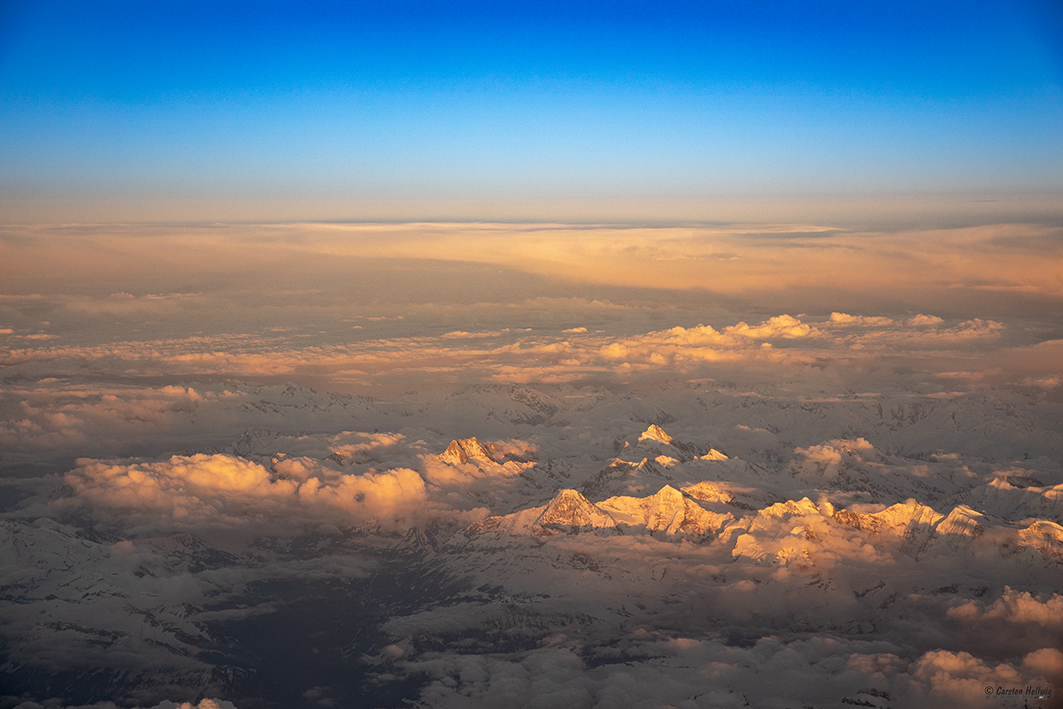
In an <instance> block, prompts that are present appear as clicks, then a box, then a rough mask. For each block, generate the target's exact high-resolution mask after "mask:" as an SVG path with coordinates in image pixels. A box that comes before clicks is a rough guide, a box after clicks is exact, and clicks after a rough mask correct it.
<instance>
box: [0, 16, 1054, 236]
mask: <svg viewBox="0 0 1063 709" xmlns="http://www.w3.org/2000/svg"><path fill="white" fill-rule="evenodd" d="M2 12H3V17H2V18H0V24H2V25H3V27H4V29H3V30H2V32H3V33H2V34H0V156H2V159H0V166H2V167H0V187H2V192H3V193H4V194H5V195H6V197H5V200H4V208H5V211H6V212H7V213H8V214H9V215H11V216H9V217H8V219H6V220H5V221H8V222H11V221H16V222H25V221H63V220H69V221H77V220H79V219H81V220H90V221H110V220H113V219H159V218H163V219H173V218H185V219H200V218H208V219H231V218H241V219H276V218H301V219H307V218H336V219H343V218H436V217H446V218H464V219H467V218H483V217H490V218H538V217H542V216H549V217H561V218H568V217H580V216H587V215H590V216H600V215H601V214H602V213H604V212H607V211H608V210H609V206H610V205H613V206H614V207H615V205H621V206H622V209H621V210H620V211H621V212H623V211H624V209H626V210H627V211H628V212H631V213H632V214H634V215H635V216H638V213H639V212H640V210H641V212H642V216H645V217H653V218H663V217H668V216H671V217H674V218H683V217H688V218H689V217H699V218H704V217H711V216H713V214H712V213H711V210H710V211H709V212H706V211H705V209H701V208H699V207H698V206H697V205H700V204H702V203H703V201H704V200H706V199H719V198H734V197H735V196H750V195H752V196H757V195H778V194H789V195H793V194H798V195H802V194H808V195H812V194H814V195H831V194H838V193H842V194H847V195H852V194H863V195H866V194H883V193H885V194H912V193H935V194H940V193H950V194H952V193H963V194H966V195H979V196H983V197H986V198H992V199H999V198H1001V195H1004V196H1009V195H1015V194H1027V195H1029V194H1038V195H1045V194H1048V195H1051V194H1053V193H1058V192H1059V191H1060V190H1061V189H1063V179H1061V178H1060V171H1059V170H1058V166H1059V165H1060V164H1061V159H1063V128H1061V126H1063V91H1061V82H1063V41H1061V39H1060V30H1059V27H1060V17H1059V11H1058V10H1057V9H1054V7H1053V5H1052V4H1051V3H1049V2H1047V0H1044V1H1043V2H1042V1H1041V0H1028V1H1026V2H998V1H992V0H990V1H987V2H979V3H976V4H974V5H971V4H970V3H958V2H930V3H915V2H899V3H888V4H882V3H836V2H812V3H808V2H751V3H739V4H733V3H726V4H725V3H685V2H676V3H648V2H620V3H616V2H612V3H595V2H580V3H554V2H545V3H542V2H537V3H526V2H516V3H493V2H458V3H453V2H397V3H363V2H354V3H338V2H311V3H284V2H277V3H267V4H264V5H263V4H261V3H243V2H228V3H221V4H216V3H199V2H193V3H187V2H181V3H176V2H162V3H150V4H142V3H125V2H105V3H94V4H91V5H90V4H84V3H76V2H42V3H33V4H8V5H6V6H5V9H4V10H3V11H2ZM632 200H636V201H637V200H642V202H639V203H638V204H639V205H641V206H638V207H637V208H636V207H632V206H631V205H632ZM665 200H670V201H667V203H665V202H664V201H665ZM543 203H545V204H547V205H549V206H546V207H544V206H542V204H543ZM654 204H656V205H657V206H656V207H654V206H652V205H654ZM662 204H664V206H662ZM131 205H136V206H135V207H134V206H131ZM537 205H538V206H537ZM551 211H552V212H553V213H552V214H550V212H551ZM620 216H631V214H621V215H620ZM722 216H724V217H731V215H729V214H724V215H722Z"/></svg>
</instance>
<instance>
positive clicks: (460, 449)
mask: <svg viewBox="0 0 1063 709" xmlns="http://www.w3.org/2000/svg"><path fill="white" fill-rule="evenodd" d="M439 459H440V460H441V461H443V462H444V463H450V464H451V465H458V464H461V463H468V462H469V460H470V459H477V460H483V461H488V462H492V463H494V462H497V461H495V458H494V456H493V455H491V451H489V450H488V449H487V446H485V445H484V444H483V443H480V441H479V439H477V438H476V437H475V436H473V437H472V438H456V439H454V440H453V441H451V442H450V445H449V446H447V449H446V450H445V451H443V452H442V453H441V454H440V455H439Z"/></svg>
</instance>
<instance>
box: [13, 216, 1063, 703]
mask: <svg viewBox="0 0 1063 709" xmlns="http://www.w3.org/2000/svg"><path fill="white" fill-rule="evenodd" d="M160 229H161V231H160V233H159V234H156V236H157V239H156V240H155V241H154V242H153V244H154V247H157V248H158V249H159V250H160V253H166V252H167V249H169V248H170V247H171V246H172V245H173V244H176V243H178V242H180V241H181V240H180V239H177V236H178V235H175V234H174V233H170V231H169V230H168V229H163V228H160ZM425 229H426V230H427V231H431V232H432V234H433V236H432V238H424V237H425V234H424V233H421V232H417V233H412V232H411V233H410V234H406V236H405V237H402V238H398V237H396V239H397V240H395V241H391V242H387V243H384V242H381V245H380V247H379V249H378V251H379V253H377V252H373V249H374V248H377V247H375V246H374V244H375V243H376V242H375V241H374V239H375V238H376V237H378V236H379V235H380V233H387V234H390V235H391V236H393V237H394V236H395V235H396V234H399V232H402V228H400V227H395V226H393V225H392V226H389V225H380V226H379V227H365V228H363V229H353V230H351V229H346V228H345V227H342V228H341V227H337V228H336V229H335V230H333V231H334V232H335V233H333V232H329V231H328V230H327V229H323V228H318V227H314V228H310V227H297V226H293V227H291V228H290V229H288V228H286V227H285V228H282V227H276V228H275V229H274V232H272V236H271V239H266V240H265V242H264V241H263V240H262V239H261V238H260V237H261V235H258V236H255V235H250V234H248V233H246V229H243V228H241V229H237V231H240V232H241V233H242V234H243V236H244V237H246V238H247V239H248V240H249V241H248V243H253V244H257V245H258V246H260V247H261V248H260V249H258V250H255V249H251V250H248V249H243V250H242V251H241V252H239V253H240V254H242V257H243V258H245V259H246V261H245V262H241V264H242V265H241V267H240V268H239V269H236V268H235V267H234V266H232V263H236V261H225V260H224V259H221V260H219V261H218V262H217V264H216V266H212V267H211V268H212V269H213V270H211V269H207V270H205V271H203V272H200V271H196V270H195V269H191V268H183V267H180V266H178V267H175V269H176V271H177V272H178V273H179V275H181V276H182V278H183V280H181V281H180V282H178V281H174V282H173V283H172V284H170V285H166V284H167V283H169V281H168V280H167V279H168V278H170V275H169V274H167V273H165V272H164V271H165V269H161V267H160V266H159V262H158V260H157V258H156V256H153V255H151V254H147V253H144V249H143V248H142V245H140V244H138V243H134V242H133V241H130V240H129V239H128V238H125V237H123V236H122V235H121V234H117V235H114V236H106V235H102V234H97V233H95V232H93V231H92V230H91V229H90V230H87V232H86V233H85V234H83V236H85V238H86V239H87V241H86V242H84V243H85V244H90V243H95V244H96V245H97V246H100V247H101V248H102V247H103V246H107V247H108V248H111V249H113V250H114V251H113V252H114V253H115V254H118V255H119V256H120V257H121V258H119V259H118V260H122V259H128V260H129V263H134V262H138V261H137V258H141V257H142V258H143V260H144V268H143V270H142V271H136V270H135V269H133V270H131V269H130V268H127V267H126V266H121V265H120V264H119V265H118V266H115V268H116V269H117V270H116V272H115V274H114V282H113V283H112V282H111V281H107V289H104V290H100V289H99V288H94V287H92V288H90V287H88V285H85V284H81V285H79V282H77V281H70V285H69V287H66V286H64V288H63V289H58V288H57V289H53V291H51V292H48V293H37V292H29V291H28V290H25V289H23V290H24V291H25V292H11V293H7V294H5V295H3V296H2V297H0V345H2V349H0V377H2V382H3V386H2V387H0V471H2V472H3V477H2V478H0V574H2V579H3V581H2V584H0V585H2V588H3V595H2V598H0V652H2V658H0V674H2V680H0V685H2V686H3V688H4V689H3V691H4V693H5V696H4V698H3V700H2V701H0V704H2V705H3V706H12V707H24V708H25V709H28V708H29V707H38V706H48V707H76V706H84V707H89V706H96V707H100V708H101V709H102V708H104V707H107V708H108V709H109V707H110V706H129V707H132V706H135V707H153V708H155V707H158V708H159V709H161V708H162V707H167V708H170V707H182V708H183V707H185V706H187V707H190V708H194V709H215V707H217V708H218V709H225V708H226V707H239V708H240V709H249V708H250V707H261V708H263V709H268V708H271V707H278V708H280V707H285V708H287V707H297V708H298V707H307V708H308V707H329V706H345V707H397V706H410V705H413V706H422V707H496V706H497V707H521V706H523V707H554V706H558V707H562V706H563V707H621V706H623V707H629V706H630V707H660V706H674V707H700V706H705V707H717V706H722V707H726V706H758V707H787V706H870V707H894V708H898V707H923V706H938V707H946V708H948V707H968V706H972V705H975V704H977V703H980V702H985V701H987V700H986V699H985V697H986V696H987V688H989V689H990V690H991V694H992V696H993V697H994V700H993V703H994V706H1001V707H1019V706H1023V705H1024V703H1025V704H1027V705H1029V706H1041V707H1049V706H1057V705H1058V702H1059V698H1060V696H1061V695H1063V646H1061V645H1060V636H1061V633H1063V627H1061V625H1060V618H1061V617H1063V607H1061V596H1060V589H1059V578H1060V572H1061V569H1063V567H1061V564H1063V492H1061V491H1063V468H1061V465H1060V461H1061V460H1063V440H1061V438H1060V436H1059V431H1060V430H1063V398H1061V397H1063V388H1061V386H1060V382H1061V372H1060V365H1059V362H1060V361H1061V357H1060V355H1061V352H1063V350H1061V344H1060V343H1063V339H1061V338H1063V332H1060V330H1059V325H1058V322H1054V321H1053V320H1052V318H1050V317H1047V316H1044V315H1038V313H1044V312H1049V311H1048V310H1047V309H1043V308H1042V309H1041V310H1038V309H1037V308H1041V307H1042V306H1043V305H1044V304H1045V303H1051V302H1056V301H1055V300H1053V299H1058V297H1059V293H1058V283H1057V282H1056V281H1055V280H1053V278H1056V280H1058V278H1057V277H1056V276H1055V275H1053V273H1055V272H1051V273H1050V270H1051V269H1048V268H1047V266H1046V262H1047V261H1051V259H1052V258H1053V255H1054V254H1056V253H1058V244H1057V243H1056V241H1054V238H1055V237H1054V236H1053V234H1054V232H1051V233H1050V230H1048V229H1047V228H1034V227H1006V228H1005V227H1000V228H998V229H996V230H993V229H986V230H978V229H973V230H951V231H949V230H946V231H942V232H939V233H936V234H935V237H937V238H939V239H940V241H934V240H933V239H924V238H923V237H925V236H926V235H925V234H924V235H915V234H880V235H877V237H876V238H878V239H879V241H878V243H879V244H889V245H891V248H893V249H894V251H893V252H889V250H885V251H879V252H877V253H874V254H872V253H864V252H862V251H860V249H862V248H864V245H865V244H866V243H868V242H867V241H866V240H862V239H863V238H864V237H866V236H867V235H863V236H860V235H856V234H854V233H849V232H842V231H840V230H837V229H827V228H819V227H816V228H815V229H813V228H812V227H808V229H806V230H805V231H800V230H790V231H787V229H785V228H783V227H779V228H778V229H768V228H758V229H752V228H751V229H750V230H747V231H741V230H739V229H737V228H735V229H729V228H721V229H719V230H685V231H684V230H678V229H673V230H665V231H660V230H652V229H650V230H646V229H641V228H639V229H635V228H633V229H630V230H618V229H611V230H610V229H599V228H591V227H588V228H587V229H585V230H584V231H585V233H586V239H585V240H584V242H583V247H582V248H583V252H579V249H574V248H573V244H574V243H575V242H574V241H572V234H571V233H568V232H565V234H562V233H561V232H562V231H564V230H562V229H560V228H555V229H552V230H551V229H545V228H538V229H531V228H529V229H523V230H522V229H521V228H517V227H513V228H511V229H510V230H509V231H506V230H504V229H503V230H502V231H501V232H500V231H499V230H498V229H495V230H492V228H490V227H486V226H482V225H481V226H478V227H476V228H472V227H468V228H457V227H446V226H439V227H438V228H435V227H433V229H435V231H432V229H429V228H428V227H425ZM119 231H120V230H119ZM209 231H210V230H209V229H208V230H206V231H204V232H202V233H200V234H199V235H198V236H196V237H195V238H194V239H192V242H195V243H201V244H202V245H203V247H204V249H205V250H206V251H207V252H209V253H215V254H217V253H219V252H218V250H219V249H220V250H221V251H224V252H225V253H226V254H228V256H227V258H228V257H231V258H233V259H235V258H236V256H237V252H230V251H226V248H227V247H225V246H224V243H222V244H221V245H220V246H219V245H214V246H211V244H212V243H213V242H212V241H211V238H209V237H210V235H209V234H208V233H207V232H209ZM514 231H519V232H520V233H521V234H523V235H524V236H526V237H527V240H526V241H520V244H519V248H518V247H516V246H515V247H513V249H515V250H511V251H507V250H504V249H500V248H499V243H500V241H499V239H501V238H502V236H506V237H507V238H508V237H509V236H512V235H513V232H514ZM326 232H327V233H326ZM502 232H504V234H502ZM403 233H404V232H403ZM426 233H427V232H426ZM337 234H340V235H341V236H342V237H343V238H342V239H340V238H339V237H338V236H337ZM648 234H652V235H653V236H655V237H660V238H659V239H657V240H654V239H648V238H647V235H648ZM400 236H401V234H400ZM23 237H24V240H23V242H21V243H22V244H23V245H22V246H15V245H13V244H15V242H14V241H10V242H5V244H6V245H5V246H3V250H5V253H7V252H12V251H13V250H18V249H22V251H19V254H21V255H22V256H25V255H26V254H29V253H32V252H34V249H36V248H37V247H38V246H40V245H41V244H44V243H46V242H50V240H54V239H55V238H57V237H56V235H54V234H47V233H45V234H30V235H25V234H24V235H23ZM1005 237H1007V238H1014V239H1020V240H1021V241H1022V243H1023V244H1025V245H1027V246H1028V247H1029V248H1026V249H1024V250H1019V251H1010V252H1007V253H1010V254H1012V256H1013V258H1011V259H1010V260H1008V259H1005V258H1003V255H1004V252H1006V251H1007V250H1006V249H1002V247H1001V239H1004V238H1005ZM190 238H191V237H190ZM344 239H347V240H349V241H344ZM192 242H189V243H192ZM266 242H268V243H266ZM182 243H183V242H182ZM958 244H959V245H963V246H964V247H965V248H966V249H967V250H968V253H969V254H970V255H971V260H970V262H965V263H960V262H958V261H955V262H954V261H949V260H948V258H947V257H948V256H949V253H951V252H950V249H954V248H956V246H957V245H958ZM1035 244H1039V245H1042V246H1045V249H1041V250H1040V251H1038V250H1037V249H1033V247H1032V246H1031V245H1035ZM168 245H170V246H168ZM458 247H461V248H460V249H459V248H458ZM183 248H184V249H185V251H182V252H181V253H180V254H178V253H172V254H171V256H173V258H174V259H176V260H175V261H174V263H177V264H179V265H180V264H181V263H184V262H183V261H181V259H182V258H186V257H185V256H182V255H181V254H184V253H186V251H187V250H188V248H189V246H188V244H185V245H184V246H183ZM212 249H213V250H212ZM403 249H407V250H410V251H411V253H414V254H415V255H417V257H418V258H425V257H433V254H435V257H436V258H438V261H437V262H435V263H434V264H432V265H431V267H429V266H427V265H426V264H425V263H424V262H422V261H418V260H414V259H407V260H390V259H392V257H394V256H396V255H409V254H405V252H403V253H399V254H397V253H396V250H398V251H403ZM462 249H464V251H463V250H462ZM528 249H531V251H532V252H534V253H537V254H538V256H536V257H535V258H529V260H528V261H527V263H526V264H525V265H524V266H519V264H515V263H514V261H513V259H514V253H516V252H517V251H521V250H524V251H527V250H528ZM360 250H361V251H360ZM389 250H390V251H389ZM1035 251H1036V254H1035V253H1034V252H1035ZM368 252H373V253H368ZM577 252H579V253H577ZM444 253H445V254H446V258H443V256H442V255H441V254H444ZM454 253H464V254H467V255H468V259H467V260H466V261H460V262H459V261H454V260H453V254H454ZM529 253H530V252H529ZM581 254H582V255H581ZM587 254H592V255H593V254H597V255H599V256H601V257H602V259H603V260H602V263H603V264H605V266H603V267H602V269H597V270H593V272H590V273H588V275H587V278H586V279H584V280H583V281H582V282H580V283H570V284H564V283H559V282H553V281H549V282H548V281H547V280H546V279H544V278H541V277H540V276H535V275H533V274H531V275H530V274H529V271H531V272H540V273H541V272H544V271H548V270H549V269H547V268H546V266H545V265H544V264H547V265H551V267H553V266H556V264H558V263H561V264H567V266H566V267H565V268H568V269H570V270H569V271H565V270H564V269H562V271H555V272H554V273H561V272H566V273H567V272H575V271H578V270H579V268H580V266H581V264H583V266H586V258H587ZM853 254H863V256H861V257H860V258H857V259H856V261H855V262H853V263H855V265H854V266H853V268H852V269H851V270H850V271H844V269H843V268H842V267H843V266H844V265H845V264H846V263H848V262H847V261H846V258H848V257H849V256H852V255H853ZM1046 254H1047V256H1046ZM356 256H357V258H356ZM843 256H844V257H845V258H843ZM282 257H283V258H282ZM289 257H291V258H290V261H291V268H290V269H289V268H288V267H287V265H288V261H287V260H286V259H288V258H289ZM362 257H366V258H369V257H372V258H373V259H376V260H373V261H372V264H373V267H372V268H370V267H367V266H365V265H364V264H363V265H360V266H358V268H354V266H352V264H355V265H357V264H361V263H362V262H361V261H359V260H358V259H359V258H362ZM754 257H756V258H754ZM116 258H118V256H116ZM189 258H190V257H189ZM854 258H855V257H854ZM536 259H538V260H536ZM787 259H789V261H787ZM994 259H996V260H997V261H999V263H997V264H995V265H996V266H997V269H996V271H994V270H993V269H992V268H990V266H993V265H994V263H993V261H994ZM444 262H445V265H444ZM784 262H787V263H790V265H791V266H792V268H787V269H783V270H785V273H784V274H783V275H784V276H785V278H782V280H780V281H779V282H778V283H774V284H771V285H770V287H769V285H766V284H767V283H768V282H770V281H771V279H772V278H773V277H774V276H773V274H775V273H778V272H779V269H780V268H781V266H779V264H782V263H784ZM1035 262H1036V263H1035ZM277 263H282V264H284V267H283V268H277V269H276V270H275V271H269V270H268V268H266V267H267V266H269V265H270V264H272V265H274V266H276V264H277ZM677 264H678V265H677ZM758 264H759V265H758ZM898 264H907V265H909V266H911V268H910V269H909V270H908V271H905V274H906V275H905V276H904V278H903V279H901V280H900V281H896V280H895V281H892V282H891V281H890V279H889V278H887V277H886V276H887V275H888V273H884V274H881V275H880V274H879V273H878V271H877V269H878V268H879V267H883V268H885V267H886V266H889V268H893V269H896V268H899V266H898ZM606 266H609V267H612V268H614V271H612V272H608V273H607V272H606V271H607V270H608V269H607V268H606ZM889 268H887V269H886V270H887V271H888V270H889ZM256 269H257V270H256ZM840 269H841V270H840ZM1024 269H1025V270H1024ZM60 270H62V269H60ZM237 271H238V272H237ZM263 273H275V277H267V278H265V279H263V275H262V274H263ZM1024 273H1028V274H1029V277H1028V278H1027V281H1028V283H1027V285H1029V288H1027V289H1023V288H1018V289H1016V288H1017V287H1018V286H1023V283H1024V281H1023V279H1024V275H1023V274H1024ZM204 274H206V275H204ZM247 274H253V277H252V276H249V275H247ZM351 274H358V277H353V276H352V275H351ZM662 274H663V275H662ZM667 274H674V275H675V278H676V279H678V281H682V282H683V283H686V284H688V285H690V284H693V285H699V286H704V287H705V288H707V289H708V290H698V291H679V290H675V289H674V287H677V286H679V285H682V284H681V283H678V282H677V283H672V284H670V287H669V288H662V287H661V283H662V282H664V281H662V278H664V277H665V275H667ZM839 274H840V275H839ZM60 275H61V274H60ZM208 276H209V277H208ZM50 277H51V276H50ZM835 277H837V279H838V280H837V282H833V281H832V280H831V279H832V278H835ZM713 279H715V281H714V280H713ZM861 279H864V280H866V281H867V282H868V284H867V288H866V289H865V288H862V287H859V284H857V282H858V281H860V280H861ZM264 281H269V284H270V285H269V288H265V287H264V286H263V285H262V283H263V282H264ZM590 281H593V282H594V283H595V284H594V285H587V284H588V282H590ZM19 282H21V281H19ZM12 283H15V281H12ZM41 283H44V284H45V285H47V282H46V281H41ZM625 283H627V285H625ZM632 283H635V284H641V285H642V286H643V287H641V288H633V287H630V285H631V284H632ZM714 283H716V286H714V285H713V284H714ZM898 283H900V285H898ZM396 284H399V285H396ZM854 284H857V285H854ZM186 286H187V287H186ZM651 286H652V287H651ZM159 288H163V289H169V290H164V291H162V292H160V291H159V290H158V289H159ZM713 288H715V290H713ZM764 288H768V290H769V291H770V295H765V296H763V299H762V302H763V303H764V305H759V306H756V307H754V306H751V305H750V304H749V303H748V302H744V301H743V300H742V299H743V298H746V297H747V296H748V294H749V293H750V292H753V291H754V290H756V289H764ZM750 289H752V290H750ZM802 289H807V290H804V291H803V290H802ZM847 289H848V290H847ZM891 289H894V290H896V289H900V290H901V291H902V292H899V293H894V294H892V295H891V293H890V291H891ZM15 290H17V289H15ZM764 293H768V291H764ZM844 293H850V295H852V294H862V296H861V297H860V298H857V297H855V295H854V297H853V298H848V297H842V296H841V295H839V294H843V295H844ZM802 294H804V295H802ZM931 296H932V297H931ZM827 301H829V303H827ZM821 302H822V303H827V304H826V305H824V307H819V303H821ZM1038 304H1040V305H1038ZM813 306H814V307H813ZM1031 308H1033V309H1032V310H1031ZM1015 313H1021V315H1022V317H1016V316H1015ZM1027 688H1030V692H1029V693H1026V694H1022V695H1020V694H1016V692H1019V691H1020V690H1021V691H1022V692H1026V689H1027Z"/></svg>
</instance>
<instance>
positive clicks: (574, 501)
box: [535, 490, 616, 532]
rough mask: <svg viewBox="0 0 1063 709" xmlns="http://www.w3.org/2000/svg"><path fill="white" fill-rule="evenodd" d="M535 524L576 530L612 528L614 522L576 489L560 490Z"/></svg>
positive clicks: (614, 524) (614, 525) (571, 530)
mask: <svg viewBox="0 0 1063 709" xmlns="http://www.w3.org/2000/svg"><path fill="white" fill-rule="evenodd" d="M535 526H537V527H544V528H547V529H558V530H561V531H569V532H576V531H581V530H585V529H595V528H603V527H604V528H614V527H616V522H615V521H614V520H613V518H612V517H610V516H609V515H608V514H607V513H606V512H604V511H603V510H601V509H600V508H599V507H598V506H597V505H594V504H592V503H591V502H590V501H589V500H588V499H587V498H586V497H584V496H583V495H582V494H580V492H579V491H578V490H560V491H558V493H557V495H556V496H555V497H554V499H552V500H551V501H550V502H549V504H547V505H546V509H544V510H543V512H542V514H541V515H539V518H538V519H537V520H535Z"/></svg>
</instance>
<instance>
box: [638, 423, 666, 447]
mask: <svg viewBox="0 0 1063 709" xmlns="http://www.w3.org/2000/svg"><path fill="white" fill-rule="evenodd" d="M647 438H648V439H650V440H653V441H657V442H658V443H664V444H665V445H669V446H670V445H672V442H673V441H674V440H675V439H674V438H672V437H671V436H669V435H668V434H667V433H665V432H664V429H663V428H661V427H660V426H658V425H657V424H655V423H652V424H650V427H649V428H647V429H646V430H645V431H644V432H643V434H642V435H641V436H639V442H640V443H641V442H642V441H644V440H646V439H647Z"/></svg>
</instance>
